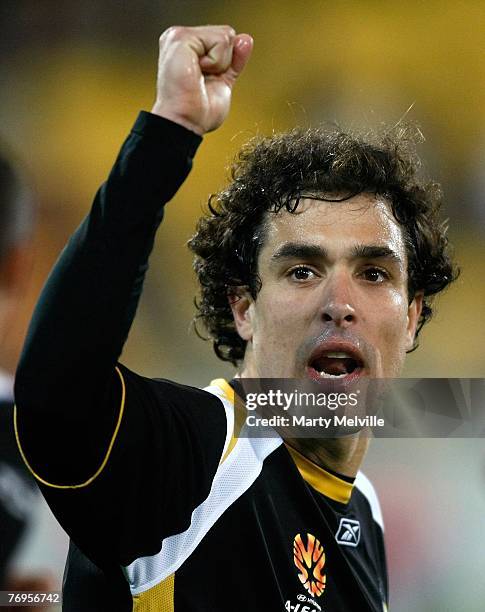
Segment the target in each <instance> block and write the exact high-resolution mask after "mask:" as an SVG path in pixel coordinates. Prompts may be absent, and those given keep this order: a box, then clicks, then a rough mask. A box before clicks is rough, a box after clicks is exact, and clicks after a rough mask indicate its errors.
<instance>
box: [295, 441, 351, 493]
mask: <svg viewBox="0 0 485 612" xmlns="http://www.w3.org/2000/svg"><path fill="white" fill-rule="evenodd" d="M285 446H286V448H287V449H288V451H289V453H290V455H291V456H292V458H293V461H294V462H295V463H296V467H297V468H298V471H299V472H300V474H301V475H302V477H303V479H304V480H305V481H306V482H308V484H309V485H311V486H312V487H313V488H314V489H316V490H317V491H319V492H320V493H323V495H326V496H327V497H330V499H333V500H335V501H338V502H340V503H342V504H346V503H347V502H348V501H349V499H350V496H351V495H352V489H353V484H351V483H350V482H347V481H346V480H342V479H341V478H338V477H337V476H334V475H333V474H330V472H327V471H326V470H324V469H323V468H321V467H320V466H319V465H317V464H316V463H313V461H310V460H309V459H307V458H306V457H305V456H304V455H302V454H301V453H300V452H298V451H297V450H296V449H294V448H293V447H291V446H289V445H288V444H285Z"/></svg>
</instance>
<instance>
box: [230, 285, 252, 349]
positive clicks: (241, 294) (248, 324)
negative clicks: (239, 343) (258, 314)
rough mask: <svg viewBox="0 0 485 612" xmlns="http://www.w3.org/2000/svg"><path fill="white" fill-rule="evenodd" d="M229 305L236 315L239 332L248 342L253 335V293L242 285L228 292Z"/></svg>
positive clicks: (234, 315)
mask: <svg viewBox="0 0 485 612" xmlns="http://www.w3.org/2000/svg"><path fill="white" fill-rule="evenodd" d="M227 297H228V300H229V305H230V307H231V310H232V316H233V317H234V324H235V325H236V330H237V333H238V334H239V335H240V336H241V338H242V339H243V340H246V341H247V342H248V341H250V340H252V337H253V323H252V311H253V308H252V305H253V304H254V300H253V298H252V297H251V295H250V294H249V293H248V292H247V291H246V290H244V289H243V288H241V287H238V288H237V289H236V290H235V291H233V292H231V293H229V294H228V296H227Z"/></svg>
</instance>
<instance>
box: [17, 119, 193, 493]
mask: <svg viewBox="0 0 485 612" xmlns="http://www.w3.org/2000/svg"><path fill="white" fill-rule="evenodd" d="M200 141H201V138H200V137H199V136H197V135H196V134H194V133H193V132H190V131H188V130H186V129H185V128H183V127H182V126H179V125H177V124H175V123H172V122H170V121H168V120H165V119H162V118H160V117H158V116H155V115H152V114H150V113H146V112H142V113H140V115H139V117H138V119H137V121H136V123H135V125H134V127H133V129H132V131H131V134H130V135H129V137H128V138H127V140H126V141H125V143H124V145H123V147H122V149H121V151H120V153H119V156H118V158H117V160H116V163H115V165H114V167H113V170H112V171H111V173H110V176H109V178H108V180H107V182H106V183H105V184H103V185H102V187H101V188H100V189H99V191H98V193H97V195H96V198H95V200H94V203H93V206H92V209H91V212H90V214H89V215H88V216H87V218H86V219H85V220H84V221H83V223H82V224H81V226H80V227H79V228H78V229H77V231H76V232H75V233H74V235H73V236H72V237H71V239H70V241H69V243H68V244H67V246H66V247H65V249H64V251H63V252H62V254H61V256H60V258H59V260H58V262H57V263H56V265H55V267H54V269H53V271H52V273H51V274H50V276H49V278H48V280H47V283H46V285H45V287H44V290H43V292H42V294H41V297H40V299H39V302H38V304H37V307H36V309H35V312H34V315H33V319H32V322H31V325H30V328H29V331H28V335H27V339H26V342H25V346H24V350H23V353H22V356H21V359H20V363H19V367H18V371H17V377H16V386H15V392H16V401H17V407H18V416H17V421H18V429H19V433H20V438H21V440H22V441H23V444H24V445H25V447H26V448H28V449H30V460H31V462H32V464H33V465H35V466H37V467H38V468H39V471H40V473H41V474H47V475H48V476H49V478H52V479H54V480H57V479H60V480H61V481H63V480H64V479H65V478H69V480H72V479H73V478H74V479H82V478H83V477H84V476H85V475H88V474H89V473H90V472H91V471H92V470H93V468H94V467H95V466H96V465H97V464H98V463H99V450H98V449H100V448H105V447H106V444H105V443H104V442H105V441H106V440H109V438H110V436H111V435H112V431H113V427H114V424H115V422H116V419H117V412H118V407H119V394H120V384H119V379H118V375H117V374H116V372H115V370H114V367H115V365H116V362H117V359H118V357H119V355H120V353H121V350H122V347H123V344H124V342H125V340H126V337H127V334H128V331H129V328H130V325H131V323H132V321H133V317H134V315H135V311H136V307H137V303H138V299H139V297H140V293H141V289H142V284H143V279H144V275H145V272H146V269H147V261H148V256H149V254H150V251H151V249H152V246H153V241H154V237H155V233H156V230H157V228H158V225H159V223H160V221H161V220H162V216H163V205H164V203H165V202H167V201H168V200H170V199H171V198H172V196H173V195H174V194H175V192H176V191H177V189H178V188H179V186H180V185H181V183H182V182H183V181H184V179H185V178H186V176H187V174H188V173H189V171H190V168H191V165H192V158H193V156H194V154H195V151H196V149H197V147H198V145H199V143H200ZM66 412H69V419H66V418H64V417H65V413H66ZM39 438H42V444H40V441H39ZM87 440H88V441H89V442H88V443H87ZM87 447H88V448H87ZM90 449H91V450H92V452H90ZM37 450H39V456H38V457H37V456H36V454H37ZM81 452H82V453H83V456H84V462H83V463H82V464H80V462H79V461H78V462H74V460H73V461H70V458H72V457H74V456H75V455H76V453H81ZM59 455H63V456H64V458H65V459H64V461H63V462H59ZM78 456H79V455H78Z"/></svg>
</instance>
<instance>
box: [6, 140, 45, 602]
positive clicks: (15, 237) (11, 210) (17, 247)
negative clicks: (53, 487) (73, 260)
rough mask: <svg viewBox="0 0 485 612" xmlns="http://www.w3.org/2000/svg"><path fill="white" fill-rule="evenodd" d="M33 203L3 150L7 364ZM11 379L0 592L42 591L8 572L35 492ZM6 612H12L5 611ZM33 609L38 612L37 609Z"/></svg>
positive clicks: (33, 579) (39, 579)
mask: <svg viewBox="0 0 485 612" xmlns="http://www.w3.org/2000/svg"><path fill="white" fill-rule="evenodd" d="M33 212H34V203H33V196H32V192H31V190H30V188H29V187H28V185H27V182H26V180H25V178H24V177H23V174H22V172H21V171H20V170H19V168H18V166H17V164H15V163H14V162H13V161H12V160H11V158H10V155H8V154H6V152H5V150H4V148H3V147H2V149H1V153H0V338H1V344H0V356H1V358H2V359H4V360H5V359H6V352H7V351H6V345H7V334H8V333H9V331H10V330H11V329H12V327H13V325H14V323H15V320H16V317H17V316H18V313H17V311H18V308H19V304H20V301H21V299H22V297H23V295H24V291H25V288H26V281H27V279H28V276H29V272H30V267H31V235H32V228H33ZM12 421H13V376H12V375H11V374H10V373H9V372H7V371H6V370H0V591H6V590H23V589H26V590H27V589H28V590H34V589H35V590H37V589H39V590H42V589H49V588H51V586H52V580H51V578H50V577H48V576H44V575H25V574H24V575H21V574H19V573H17V572H15V570H14V568H13V567H12V560H13V558H14V556H15V553H16V552H17V549H18V546H19V544H20V542H21V540H22V537H23V536H24V534H25V532H26V531H27V529H28V527H29V525H30V524H31V523H32V521H33V519H34V518H35V511H36V510H37V509H38V502H39V497H38V490H37V486H36V484H35V481H34V479H33V478H32V477H31V475H30V474H29V472H28V471H27V470H26V469H25V465H24V463H23V461H22V459H21V457H20V454H19V452H18V449H17V444H16V441H15V436H14V430H13V422H12ZM9 609H10V608H9ZM33 609H34V608H30V607H29V610H33ZM36 609H37V608H36Z"/></svg>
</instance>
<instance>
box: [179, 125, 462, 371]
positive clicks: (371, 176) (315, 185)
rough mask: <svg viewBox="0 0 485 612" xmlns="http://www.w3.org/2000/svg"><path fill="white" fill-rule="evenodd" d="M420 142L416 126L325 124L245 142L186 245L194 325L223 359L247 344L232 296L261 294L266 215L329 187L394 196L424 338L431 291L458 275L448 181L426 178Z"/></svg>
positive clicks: (237, 356)
mask: <svg viewBox="0 0 485 612" xmlns="http://www.w3.org/2000/svg"><path fill="white" fill-rule="evenodd" d="M421 139H422V136H421V132H420V131H419V128H417V127H414V126H412V125H410V124H407V125H399V126H397V127H395V128H392V129H390V130H385V129H382V130H381V131H379V132H372V133H365V134H357V133H353V132H349V131H342V130H341V129H340V128H338V127H336V126H324V127H318V128H295V129H293V130H291V131H290V132H285V133H281V134H274V135H272V136H270V137H261V136H258V137H255V138H253V139H252V140H251V141H249V142H248V143H247V144H246V145H244V146H243V147H242V149H241V151H240V152H239V154H238V155H237V157H236V159H235V161H234V162H233V164H232V167H231V179H232V180H231V182H230V183H229V185H228V186H227V187H226V188H225V189H224V190H222V191H221V192H219V193H216V194H213V195H211V197H210V198H209V203H208V211H207V214H206V215H205V216H203V217H202V218H201V219H200V220H199V222H198V224H197V228H196V233H195V235H194V236H193V237H192V238H191V240H190V241H189V243H188V244H189V247H190V249H191V250H192V251H193V252H194V253H195V260H194V268H195V271H196V273H197V276H198V279H199V283H200V287H201V296H200V301H196V307H197V310H198V314H197V316H196V323H197V321H198V320H202V322H203V323H204V326H205V328H206V330H207V331H208V333H209V336H210V338H211V339H212V341H213V346H214V350H215V353H216V355H217V356H218V357H219V358H220V359H223V360H225V361H230V362H231V363H233V364H234V365H238V363H239V362H240V361H241V360H242V359H243V357H244V352H245V348H246V341H245V340H243V339H242V338H241V337H240V336H239V334H238V333H237V331H236V328H235V324H234V320H233V316H232V312H231V308H230V304H229V301H228V296H229V295H235V294H237V290H236V288H237V287H245V288H247V289H248V290H249V292H250V294H251V295H252V297H253V299H256V296H257V293H258V291H259V289H260V288H261V280H260V278H259V276H258V254H259V251H260V249H261V246H262V244H263V242H264V223H265V218H266V217H265V216H266V215H267V214H268V213H278V212H279V211H280V210H281V209H283V208H286V209H287V210H288V211H289V212H294V211H295V210H296V209H297V207H298V204H299V201H300V199H301V198H303V197H314V198H316V199H321V200H323V199H329V198H327V197H322V196H323V195H325V194H336V196H339V200H340V199H347V198H349V197H352V196H355V195H358V194H360V193H371V194H375V195H378V196H381V197H385V198H386V199H387V200H388V201H389V202H390V205H391V209H392V212H393V215H394V217H395V219H396V220H397V222H398V223H399V224H400V226H401V228H402V231H403V235H404V239H405V244H406V250H407V256H408V297H409V301H410V302H411V301H412V299H413V297H414V296H415V294H416V292H418V291H422V292H423V293H424V300H423V309H422V313H421V316H420V319H419V321H418V329H417V333H416V338H417V336H418V333H419V331H420V330H421V328H422V327H423V325H424V324H425V323H426V321H428V320H429V319H430V317H431V315H432V313H433V309H432V299H433V296H435V295H436V294H437V293H439V292H440V291H442V290H443V289H444V288H445V287H447V286H448V285H449V284H450V283H451V282H452V281H453V280H455V279H456V278H457V276H458V272H459V271H458V268H457V267H455V265H454V264H453V262H452V259H451V256H450V249H449V244H448V238H447V236H446V230H447V224H446V222H441V221H440V219H439V210H440V207H441V201H442V194H441V188H440V185H439V184H438V183H436V182H432V181H425V180H423V179H421V178H420V177H419V176H418V175H419V168H420V160H419V157H418V155H417V153H416V144H417V143H418V142H419V141H420V140H421ZM196 329H197V327H196ZM416 346H417V343H416V342H415V346H414V347H413V350H414V348H416Z"/></svg>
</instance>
